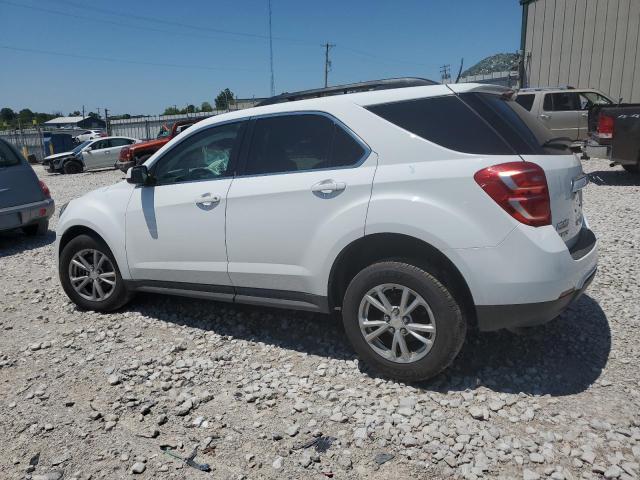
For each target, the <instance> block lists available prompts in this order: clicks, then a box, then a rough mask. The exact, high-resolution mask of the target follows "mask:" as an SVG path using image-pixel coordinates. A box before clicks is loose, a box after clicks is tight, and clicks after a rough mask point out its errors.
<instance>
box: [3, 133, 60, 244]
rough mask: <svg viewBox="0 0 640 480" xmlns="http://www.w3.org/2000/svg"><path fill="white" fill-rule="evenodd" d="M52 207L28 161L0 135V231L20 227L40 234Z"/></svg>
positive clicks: (28, 233)
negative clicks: (0, 137)
mask: <svg viewBox="0 0 640 480" xmlns="http://www.w3.org/2000/svg"><path fill="white" fill-rule="evenodd" d="M54 208H55V206H54V203H53V199H52V198H51V194H50V192H49V189H48V188H47V186H46V185H45V183H44V182H43V181H42V180H38V177H37V175H36V173H35V172H34V171H33V168H31V165H29V163H28V162H27V160H26V159H25V158H24V157H23V156H22V155H21V154H20V153H19V152H18V151H17V150H16V149H15V148H13V146H11V145H10V144H9V143H8V142H6V141H5V140H2V139H0V231H3V230H12V229H14V228H22V230H24V232H25V233H26V234H27V235H44V234H46V233H47V231H48V230H49V218H51V215H53V211H54Z"/></svg>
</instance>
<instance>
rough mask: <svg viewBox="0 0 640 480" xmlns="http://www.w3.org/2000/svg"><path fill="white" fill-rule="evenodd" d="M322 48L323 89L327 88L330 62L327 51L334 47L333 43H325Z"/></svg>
mask: <svg viewBox="0 0 640 480" xmlns="http://www.w3.org/2000/svg"><path fill="white" fill-rule="evenodd" d="M322 46H323V47H324V88H327V87H328V86H329V70H331V60H329V50H330V49H332V48H333V47H335V46H336V45H335V43H329V42H327V43H325V44H324V45H322Z"/></svg>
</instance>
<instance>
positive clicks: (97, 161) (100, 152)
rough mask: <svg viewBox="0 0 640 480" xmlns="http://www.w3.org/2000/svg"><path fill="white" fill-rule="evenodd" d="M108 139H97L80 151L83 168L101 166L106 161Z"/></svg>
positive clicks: (88, 168)
mask: <svg viewBox="0 0 640 480" xmlns="http://www.w3.org/2000/svg"><path fill="white" fill-rule="evenodd" d="M107 150H109V140H107V139H105V140H97V141H95V142H93V143H92V144H91V145H89V147H88V148H86V149H85V150H84V151H83V152H82V161H83V162H84V168H85V169H86V170H92V169H95V168H103V167H104V165H105V163H106V161H105V157H106V156H107V155H108V152H107Z"/></svg>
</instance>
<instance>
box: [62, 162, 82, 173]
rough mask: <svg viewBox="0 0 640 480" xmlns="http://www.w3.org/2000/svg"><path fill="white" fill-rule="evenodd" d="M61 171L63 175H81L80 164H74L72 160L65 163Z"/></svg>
mask: <svg viewBox="0 0 640 480" xmlns="http://www.w3.org/2000/svg"><path fill="white" fill-rule="evenodd" d="M62 171H63V172H64V173H68V174H70V173H81V172H82V165H81V164H80V162H76V161H74V160H69V161H68V162H65V164H64V165H63V167H62Z"/></svg>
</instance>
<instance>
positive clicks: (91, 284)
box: [69, 249, 116, 302]
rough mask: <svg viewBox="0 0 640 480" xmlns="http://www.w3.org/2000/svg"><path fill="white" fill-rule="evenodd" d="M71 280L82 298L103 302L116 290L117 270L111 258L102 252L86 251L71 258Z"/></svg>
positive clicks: (81, 251)
mask: <svg viewBox="0 0 640 480" xmlns="http://www.w3.org/2000/svg"><path fill="white" fill-rule="evenodd" d="M69 280H70V282H71V286H72V287H73V289H74V290H75V291H76V293H78V295H80V296H81V297H82V298H84V299H86V300H91V301H92V302H102V301H104V300H106V299H107V298H109V297H110V296H111V294H112V293H113V292H114V290H115V287H116V270H115V268H114V266H113V264H112V263H111V260H109V257H107V255H105V254H104V253H102V252H101V251H99V250H95V249H84V250H80V251H79V252H76V253H75V254H74V255H73V257H72V258H71V262H70V263H69Z"/></svg>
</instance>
